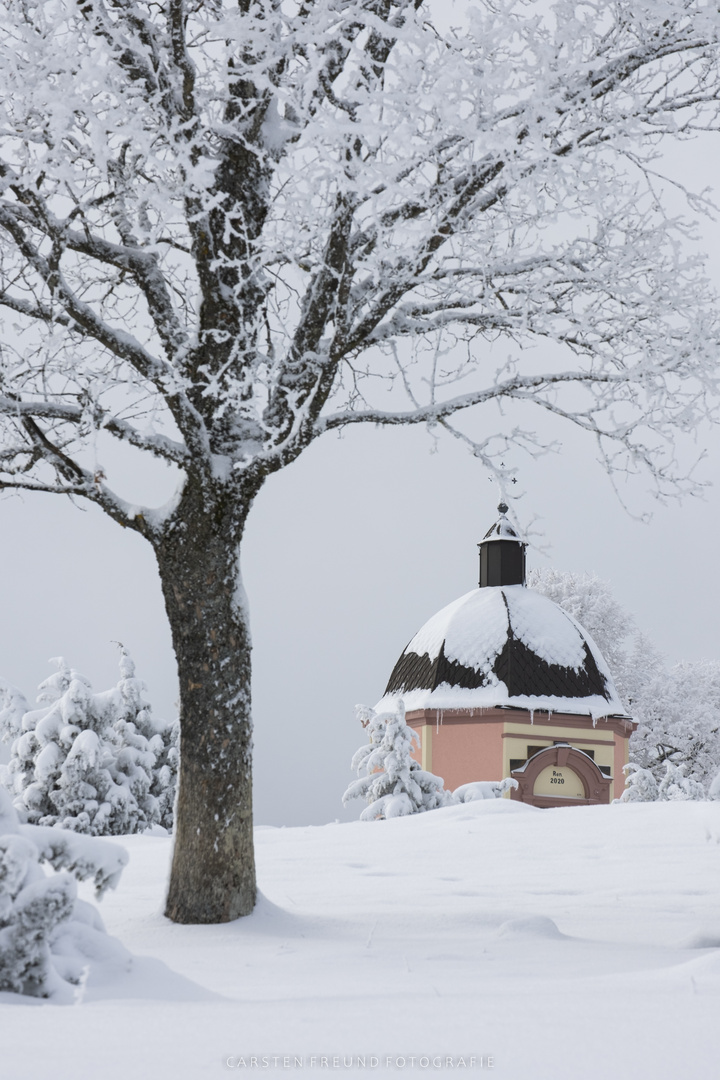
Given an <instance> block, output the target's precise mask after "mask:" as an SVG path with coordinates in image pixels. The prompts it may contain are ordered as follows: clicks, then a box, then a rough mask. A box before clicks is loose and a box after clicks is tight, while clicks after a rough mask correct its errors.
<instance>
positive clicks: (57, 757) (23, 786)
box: [1, 649, 177, 835]
mask: <svg viewBox="0 0 720 1080" xmlns="http://www.w3.org/2000/svg"><path fill="white" fill-rule="evenodd" d="M56 663H57V671H56V672H54V673H53V675H52V676H51V677H50V678H49V679H46V680H45V682H44V683H42V684H41V686H40V695H39V699H38V700H39V702H40V703H42V704H43V705H44V707H43V708H41V709H37V710H34V711H29V712H27V713H25V715H24V716H23V719H22V722H21V725H20V729H21V730H20V734H19V735H18V737H17V738H16V739H15V741H14V742H13V744H12V748H11V758H10V762H9V764H8V765H7V766H6V767H4V768H3V770H2V774H1V775H2V780H3V783H4V784H5V786H6V787H7V788H9V790H10V791H11V792H12V793H13V794H14V796H15V805H16V807H17V808H18V809H19V810H20V811H21V812H22V813H23V815H24V816H25V817H26V818H27V820H28V821H29V822H31V823H33V824H40V825H62V826H64V827H65V828H68V829H73V830H75V831H77V832H84V833H90V834H92V835H113V834H122V833H131V832H138V831H142V830H144V829H147V828H149V827H150V826H151V825H153V824H161V823H165V824H171V822H172V800H173V794H174V780H175V777H176V774H177V746H176V742H177V728H176V727H173V726H171V725H156V724H155V723H154V722H153V719H152V716H151V714H150V710H149V707H148V705H147V703H146V702H145V701H144V700H143V698H142V696H141V692H142V686H143V684H142V683H140V682H139V680H137V679H136V678H135V677H134V666H133V664H132V660H131V659H130V657H129V656H128V655H127V652H126V651H125V650H124V649H123V650H122V656H121V679H120V682H119V683H118V685H117V686H116V687H114V688H113V689H112V690H109V691H106V692H104V693H99V694H94V693H93V692H92V688H91V686H90V683H89V682H88V680H87V679H86V678H84V676H82V675H79V674H78V673H77V672H75V671H73V670H72V669H70V668H69V667H68V666H67V664H66V663H65V661H64V660H62V659H58V660H57V661H56ZM164 785H167V786H164Z"/></svg>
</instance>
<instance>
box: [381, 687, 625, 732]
mask: <svg viewBox="0 0 720 1080" xmlns="http://www.w3.org/2000/svg"><path fill="white" fill-rule="evenodd" d="M400 698H402V700H403V702H404V704H405V710H406V712H416V711H420V710H423V709H435V710H437V711H438V712H452V711H455V710H457V711H465V710H469V711H473V710H475V709H478V710H480V709H497V708H510V709H527V711H528V712H531V713H532V712H548V713H558V714H569V715H571V716H590V717H591V718H592V720H593V722H594V721H596V720H603V719H605V718H606V717H608V716H618V717H622V719H626V720H629V719H630V717H629V716H628V714H627V713H626V712H625V710H624V708H623V706H622V703H621V702H620V701H619V700H617V699H615V700H611V701H608V700H607V699H606V698H604V697H601V696H600V695H599V694H596V695H593V696H590V697H582V698H569V697H552V696H545V697H543V696H537V697H531V696H518V697H510V695H509V694H508V691H507V687H506V686H505V684H504V683H498V684H497V685H495V686H482V687H479V688H477V689H474V690H466V689H464V688H463V687H459V686H450V685H449V684H448V683H441V684H440V686H437V687H436V688H435V689H434V690H409V691H406V692H405V693H392V694H385V695H384V697H382V698H381V699H380V701H379V702H378V703H377V705H376V706H375V711H376V712H383V711H385V710H387V709H392V708H394V707H395V706H396V704H397V701H398V699H400Z"/></svg>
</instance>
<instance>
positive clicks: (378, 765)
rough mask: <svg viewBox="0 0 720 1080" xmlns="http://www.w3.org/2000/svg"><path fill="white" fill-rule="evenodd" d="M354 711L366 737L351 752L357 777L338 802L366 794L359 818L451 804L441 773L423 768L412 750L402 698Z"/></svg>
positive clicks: (398, 814) (412, 735)
mask: <svg viewBox="0 0 720 1080" xmlns="http://www.w3.org/2000/svg"><path fill="white" fill-rule="evenodd" d="M356 715H357V717H358V719H359V720H360V722H361V724H362V725H363V727H364V728H366V729H367V731H368V734H369V736H370V741H369V743H368V744H367V745H366V746H361V747H360V749H359V750H358V751H357V753H356V754H355V755H354V757H353V760H352V768H353V769H354V770H355V771H356V772H357V774H358V777H359V779H358V780H355V781H353V783H352V784H350V786H349V787H348V789H347V791H346V792H345V794H344V795H343V803H347V802H349V801H350V800H351V799H358V798H364V799H366V800H367V802H368V806H367V807H366V808H365V810H363V812H362V814H361V815H360V820H361V821H373V820H376V819H377V818H394V817H404V816H405V815H406V814H416V813H420V812H422V811H425V810H434V809H436V808H437V807H439V806H449V805H451V804H452V802H453V798H452V795H451V793H450V792H449V791H445V788H444V785H443V782H442V780H441V779H440V777H439V776H435V775H434V774H433V773H431V772H426V771H425V770H424V769H422V768H421V767H420V765H419V764H418V762H417V761H415V760H414V759H413V757H412V756H411V755H412V751H413V747H414V745H416V744H419V739H418V736H417V734H416V733H415V732H414V731H413V730H412V728H410V727H408V725H407V724H406V723H405V709H404V706H403V703H402V701H399V702H398V705H397V707H396V708H395V709H392V710H388V711H386V712H381V713H377V712H375V710H374V709H369V708H368V707H367V706H366V705H358V706H357V707H356Z"/></svg>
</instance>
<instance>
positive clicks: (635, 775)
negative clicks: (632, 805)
mask: <svg viewBox="0 0 720 1080" xmlns="http://www.w3.org/2000/svg"><path fill="white" fill-rule="evenodd" d="M623 772H624V773H625V790H624V791H623V793H622V795H621V796H620V798H619V799H617V800H616V801H617V802H624V803H627V802H657V798H658V785H657V780H656V779H655V777H654V776H653V774H652V773H651V772H650V770H649V769H641V768H640V766H639V765H636V764H635V762H633V761H631V762H630V763H629V764H628V765H624V766H623Z"/></svg>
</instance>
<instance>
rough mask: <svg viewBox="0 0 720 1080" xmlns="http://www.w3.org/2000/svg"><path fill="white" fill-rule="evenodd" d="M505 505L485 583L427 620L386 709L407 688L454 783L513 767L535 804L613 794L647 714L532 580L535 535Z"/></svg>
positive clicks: (433, 760) (432, 752) (483, 554)
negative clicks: (636, 710) (630, 705)
mask: <svg viewBox="0 0 720 1080" xmlns="http://www.w3.org/2000/svg"><path fill="white" fill-rule="evenodd" d="M498 511H499V514H500V516H499V519H498V520H497V522H496V523H495V524H494V525H493V526H492V528H491V529H489V530H488V532H487V533H486V535H485V537H484V539H483V540H482V542H481V543H480V544H479V545H478V547H479V549H480V583H479V587H478V588H477V589H473V590H472V591H471V592H468V593H466V594H465V595H464V596H461V597H460V598H459V599H458V600H454V601H453V602H452V603H451V604H448V605H447V607H444V608H443V609H442V610H441V611H439V612H438V613H437V614H436V615H433V617H432V618H431V619H429V621H428V622H426V623H425V625H424V626H423V627H421V629H420V630H419V631H418V632H417V634H416V635H415V636H414V637H413V639H412V640H411V641H410V643H409V644H408V646H407V647H406V649H405V650H404V652H403V653H402V655H401V657H400V659H399V660H398V662H397V664H396V665H395V667H394V668H393V671H392V674H391V676H390V679H389V681H388V685H387V688H386V690H385V695H384V696H383V698H382V700H381V701H380V702H379V703H378V705H377V706H376V710H377V711H381V710H382V709H384V708H386V707H389V706H391V705H392V704H393V703H397V702H398V699H402V701H403V703H404V706H405V710H406V716H405V719H406V722H407V723H408V725H409V726H410V727H412V728H413V729H414V730H415V731H416V732H417V734H418V736H419V739H420V745H419V747H418V749H417V750H416V757H417V760H418V761H419V762H420V764H421V765H422V767H423V768H424V769H427V770H428V771H429V772H433V773H435V774H436V775H438V776H441V777H442V778H443V780H444V781H445V787H446V788H448V789H451V790H454V789H455V788H457V787H459V786H461V785H462V784H467V783H470V782H472V781H475V780H500V779H503V778H504V777H508V776H510V777H513V778H514V779H515V780H517V782H518V786H517V788H516V789H514V790H512V791H511V793H510V797H511V798H513V799H519V800H520V801H522V802H526V803H530V804H531V805H533V806H538V807H551V806H577V805H588V804H593V803H608V802H611V801H612V799H614V798H618V797H619V796H620V795H621V793H622V791H623V790H624V787H625V777H624V773H623V766H624V765H625V764H627V761H628V742H629V739H630V735H631V734H632V732H633V731H634V730H635V728H636V726H637V725H636V724H635V723H634V722H633V720H632V717H630V716H629V715H628V714H627V712H626V711H625V709H624V707H623V704H622V702H621V701H620V699H619V697H618V694H617V691H616V689H615V687H614V685H613V680H612V676H611V675H610V671H609V670H608V667H607V664H606V663H605V660H604V659H603V656H602V654H601V653H600V650H599V649H598V647H597V645H596V644H595V643H594V642H593V640H592V638H591V637H590V635H589V634H588V633H587V632H586V631H585V630H584V629H583V628H582V626H580V624H579V623H578V622H577V621H576V620H575V619H573V618H572V617H571V616H570V615H569V614H568V613H567V612H566V611H564V610H563V609H562V608H561V607H559V605H557V604H555V603H554V602H553V601H552V600H549V599H548V598H547V597H545V596H543V595H541V594H540V593H538V592H535V591H534V590H533V589H531V588H528V587H527V585H526V583H525V553H526V546H527V545H526V544H525V542H524V541H523V540H522V539H521V537H520V536H519V535H518V533H517V531H516V529H515V528H514V526H513V525H512V524H511V522H510V520H509V519H508V516H507V514H508V507H507V505H506V504H505V503H500V505H499V507H498Z"/></svg>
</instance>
